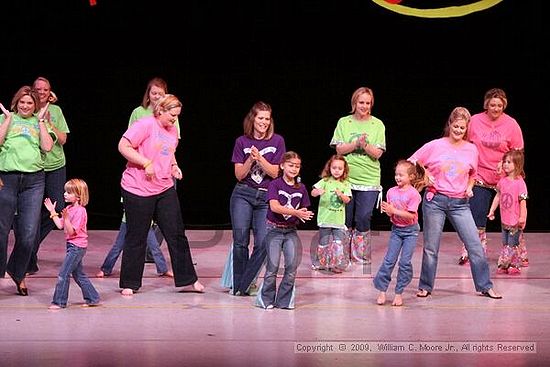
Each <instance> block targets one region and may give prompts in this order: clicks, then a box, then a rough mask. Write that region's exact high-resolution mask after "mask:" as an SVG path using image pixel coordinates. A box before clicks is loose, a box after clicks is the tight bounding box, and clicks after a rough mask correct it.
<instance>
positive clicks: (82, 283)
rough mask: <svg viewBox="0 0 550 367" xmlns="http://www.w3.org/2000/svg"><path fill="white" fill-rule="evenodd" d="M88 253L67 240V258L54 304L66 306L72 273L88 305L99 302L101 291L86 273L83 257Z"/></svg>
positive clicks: (59, 279)
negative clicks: (98, 291)
mask: <svg viewBox="0 0 550 367" xmlns="http://www.w3.org/2000/svg"><path fill="white" fill-rule="evenodd" d="M85 254H86V249H85V248H82V247H78V246H75V245H73V244H72V243H69V242H67V253H66V254H65V260H63V264H61V269H60V270H59V275H58V276H57V284H56V285H55V291H54V293H53V300H52V304H54V305H58V306H59V307H66V306H67V300H68V299H69V285H70V284H71V275H72V276H73V279H74V281H75V282H76V284H78V286H79V287H80V289H81V290H82V298H84V301H86V304H88V305H95V304H98V303H99V293H97V291H96V289H95V288H94V286H93V284H92V282H90V279H88V276H87V275H86V274H85V273H84V270H83V266H82V259H83V258H84V255H85Z"/></svg>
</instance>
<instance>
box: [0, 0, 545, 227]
mask: <svg viewBox="0 0 550 367" xmlns="http://www.w3.org/2000/svg"><path fill="white" fill-rule="evenodd" d="M467 2H470V3H471V2H472V1H462V2H460V1H446V2H443V3H442V2H441V1H434V3H437V4H436V5H438V6H441V5H445V4H447V5H453V4H457V3H467ZM402 3H403V4H404V3H408V4H411V3H412V5H415V4H419V3H424V5H425V4H426V2H425V1H424V2H421V1H412V0H409V1H406V0H405V1H404V2H402ZM2 8H3V10H2V18H3V25H2V34H3V37H2V39H3V47H2V51H1V52H0V53H1V55H0V60H1V61H0V65H1V67H0V101H1V102H2V103H4V105H9V103H10V101H11V98H12V96H13V94H14V93H15V91H16V90H17V89H18V88H19V87H20V86H21V85H24V84H30V83H32V81H33V80H34V79H35V78H36V77H37V76H39V75H41V76H45V77H47V78H49V79H50V81H51V83H52V87H53V90H54V91H55V92H56V93H57V95H58V96H59V102H58V104H59V105H60V106H61V107H62V108H63V111H64V113H65V117H66V119H67V121H68V123H69V127H70V130H71V133H70V135H69V138H68V143H67V144H66V146H65V150H66V154H67V159H68V165H67V167H68V175H69V176H70V177H77V176H78V177H82V178H84V179H85V180H86V181H87V182H88V184H89V186H90V191H91V202H90V204H89V206H88V211H89V217H90V219H89V227H90V229H116V228H118V225H119V223H120V217H121V206H120V191H119V181H120V175H121V172H122V170H123V168H124V163H125V161H124V160H123V159H122V157H121V156H120V154H119V153H118V151H117V143H118V140H119V138H120V136H121V134H122V133H123V132H124V130H125V128H126V126H127V122H128V118H129V115H130V112H131V110H132V109H133V108H134V107H136V106H137V105H139V103H140V102H141V98H142V96H143V92H144V89H145V86H146V83H147V81H148V80H149V79H150V78H151V77H154V76H160V77H163V78H164V79H166V80H167V81H168V84H169V91H170V92H172V93H174V94H176V95H177V96H179V97H180V98H181V99H182V101H183V104H184V109H183V112H182V115H181V116H180V123H181V126H182V140H181V144H180V147H179V148H178V151H177V157H178V161H179V162H180V164H181V166H182V168H183V173H184V180H183V181H181V182H180V184H179V185H178V192H179V194H180V199H181V202H182V207H183V210H184V218H185V222H186V224H187V225H188V227H190V228H202V227H216V228H227V227H228V225H229V214H228V202H229V196H230V193H231V190H232V188H233V185H234V182H235V179H234V176H233V167H232V164H231V162H230V157H231V151H232V147H233V142H234V139H235V138H236V137H237V136H238V135H240V134H241V133H242V120H243V117H244V115H245V114H246V113H247V111H248V110H249V108H250V107H251V105H252V104H253V103H254V102H256V101H257V100H264V101H266V102H268V103H270V104H271V105H272V106H273V108H274V119H275V124H276V131H277V132H278V133H280V134H282V135H283V136H284V137H285V140H286V144H287V149H292V150H295V151H297V152H298V153H300V154H301V155H302V158H303V169H302V180H303V182H304V183H305V184H306V185H308V187H311V184H313V183H314V182H315V181H316V180H317V179H318V174H319V172H320V170H321V168H322V166H323V164H324V162H325V161H326V159H327V158H328V157H329V156H330V155H331V154H332V153H333V150H332V149H331V148H329V146H328V143H329V141H330V138H331V136H332V132H333V129H334V127H335V125H336V121H337V120H338V118H339V117H341V116H343V115H345V114H348V113H349V110H350V97H351V94H352V92H353V91H354V90H355V89H356V88H357V87H359V86H369V87H371V88H373V90H374V92H375V106H374V111H373V114H374V115H375V116H377V117H379V118H381V119H382V120H383V121H384V123H385V125H386V137H387V152H386V153H385V154H384V156H383V157H382V159H381V163H382V168H383V169H382V170H383V178H382V184H383V186H384V188H385V189H387V188H389V187H390V186H392V185H393V184H394V182H393V165H394V162H395V161H396V160H397V159H399V158H406V157H408V156H409V155H410V154H411V153H412V152H413V151H414V150H416V149H417V148H418V147H420V146H421V145H422V144H423V143H425V142H426V141H428V140H431V139H434V138H437V137H439V136H440V135H441V132H442V128H443V125H444V124H445V121H446V118H447V116H448V114H449V112H450V111H451V109H452V108H453V107H455V106H457V105H462V106H465V107H467V108H469V109H470V110H471V112H472V113H475V112H479V111H480V110H481V109H482V103H483V94H484V93H485V91H486V90H488V89H489V88H492V87H500V88H503V89H504V90H505V91H506V92H507V94H508V99H509V107H508V110H507V112H508V113H509V114H510V115H512V116H513V117H515V118H516V119H517V120H518V122H519V123H520V125H521V126H522V128H523V131H524V138H525V144H526V166H527V167H526V168H527V185H528V188H529V190H530V197H531V199H530V201H529V202H528V208H529V216H528V227H527V230H530V231H546V230H549V229H550V221H549V218H548V217H549V216H548V215H547V210H548V208H549V205H548V204H549V201H548V198H547V191H548V190H547V189H546V186H547V185H546V182H547V181H548V179H549V175H548V171H547V170H546V169H545V168H546V167H548V165H547V164H545V158H546V154H545V153H546V150H545V149H544V148H545V145H546V144H548V143H547V142H548V135H547V134H546V133H545V132H546V131H547V124H548V121H547V116H548V113H547V112H546V109H545V107H546V105H547V104H548V103H547V102H546V101H545V100H544V101H543V96H544V97H545V95H544V94H543V92H542V87H543V80H544V78H546V75H547V69H548V62H547V60H546V59H544V58H543V56H542V51H543V49H544V48H545V47H546V48H547V45H548V42H547V39H546V38H545V37H544V30H543V26H542V1H514V0H504V1H503V2H501V3H500V4H498V5H496V6H494V7H493V8H491V9H488V10H485V11H482V12H478V13H473V14H470V15H467V16H463V17H458V18H445V19H427V18H417V17H411V16H404V15H400V14H396V13H392V12H390V11H388V10H385V9H383V8H381V7H379V6H378V5H376V4H374V3H373V2H372V1H369V0H352V1H348V0H346V1H338V2H328V4H324V2H320V1H313V0H307V1H300V0H296V1H295V2H294V3H293V4H290V3H286V2H282V1H256V2H238V1H231V2H229V1H218V0H216V1H212V0H188V1H164V0H157V1H129V0H127V1H124V0H97V5H95V6H91V5H90V2H89V1H87V0H73V1H51V2H50V1H26V0H18V1H10V2H5V3H3V4H2ZM538 167H540V168H539V169H537V168H538ZM313 203H314V205H313V208H314V210H315V209H316V205H317V201H315V200H313ZM388 223H389V221H388V219H387V218H386V217H385V216H384V215H380V214H376V215H375V217H374V218H373V227H374V228H375V229H386V228H388ZM305 228H309V229H314V228H316V227H315V223H314V222H312V223H309V224H307V225H306V226H305ZM495 228H496V229H498V225H495V226H493V229H495Z"/></svg>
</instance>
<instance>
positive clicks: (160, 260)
mask: <svg viewBox="0 0 550 367" xmlns="http://www.w3.org/2000/svg"><path fill="white" fill-rule="evenodd" d="M126 232H127V228H126V223H125V222H122V223H120V229H119V230H118V235H117V236H116V239H115V243H113V246H112V247H111V250H110V251H109V253H108V254H107V256H106V257H105V260H104V261H103V265H101V271H102V272H103V273H104V274H105V275H111V273H112V272H113V268H114V267H115V263H116V261H117V260H118V257H119V255H120V253H121V252H122V249H123V248H124V238H125V237H126ZM147 249H148V250H149V251H151V254H152V255H153V259H154V260H155V266H156V267H157V274H164V273H166V272H167V271H168V265H167V264H166V259H165V258H164V254H163V253H162V250H161V249H160V247H159V243H158V241H157V236H156V233H155V231H154V230H153V228H150V229H149V232H148V233H147Z"/></svg>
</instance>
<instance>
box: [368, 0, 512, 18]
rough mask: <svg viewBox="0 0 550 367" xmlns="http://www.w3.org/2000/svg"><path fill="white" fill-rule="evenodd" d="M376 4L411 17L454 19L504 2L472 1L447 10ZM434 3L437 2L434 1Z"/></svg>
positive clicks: (376, 0)
mask: <svg viewBox="0 0 550 367" xmlns="http://www.w3.org/2000/svg"><path fill="white" fill-rule="evenodd" d="M372 1H373V2H374V3H375V4H378V5H380V6H381V7H383V8H386V9H388V10H390V11H393V12H395V13H399V14H403V15H410V16H414V17H421V18H452V17H462V16H464V15H468V14H471V13H475V12H477V11H482V10H486V9H489V8H490V7H493V6H495V5H497V4H498V3H500V2H502V1H503V0H478V1H472V3H471V4H467V5H457V6H448V7H445V8H423V9H420V8H413V7H410V6H404V5H400V4H398V3H400V2H401V1H395V0H394V1H387V0H372ZM433 2H434V3H436V2H437V1H436V0H434V1H433Z"/></svg>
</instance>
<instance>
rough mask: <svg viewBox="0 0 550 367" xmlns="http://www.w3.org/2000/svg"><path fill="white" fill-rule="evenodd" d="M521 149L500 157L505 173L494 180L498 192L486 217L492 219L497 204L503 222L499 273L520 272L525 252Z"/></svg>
mask: <svg viewBox="0 0 550 367" xmlns="http://www.w3.org/2000/svg"><path fill="white" fill-rule="evenodd" d="M523 162H524V157H523V152H521V151H518V150H511V151H509V152H507V153H505V154H504V156H503V157H502V170H503V171H504V173H506V177H503V178H501V179H500V180H499V181H498V184H497V194H496V196H495V198H494V199H493V203H492V205H491V208H490V209H489V214H488V215H487V217H488V218H489V219H491V220H493V219H495V210H496V209H497V207H498V206H499V205H500V221H501V224H502V250H501V251H500V256H499V258H498V270H497V272H498V273H500V274H506V273H507V274H519V273H520V268H521V266H522V261H523V260H524V259H525V254H524V253H522V247H521V246H519V245H520V243H522V242H523V241H522V237H523V229H524V228H525V223H526V222H527V185H525V181H524V178H525V172H524V171H523V165H524V163H523Z"/></svg>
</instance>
